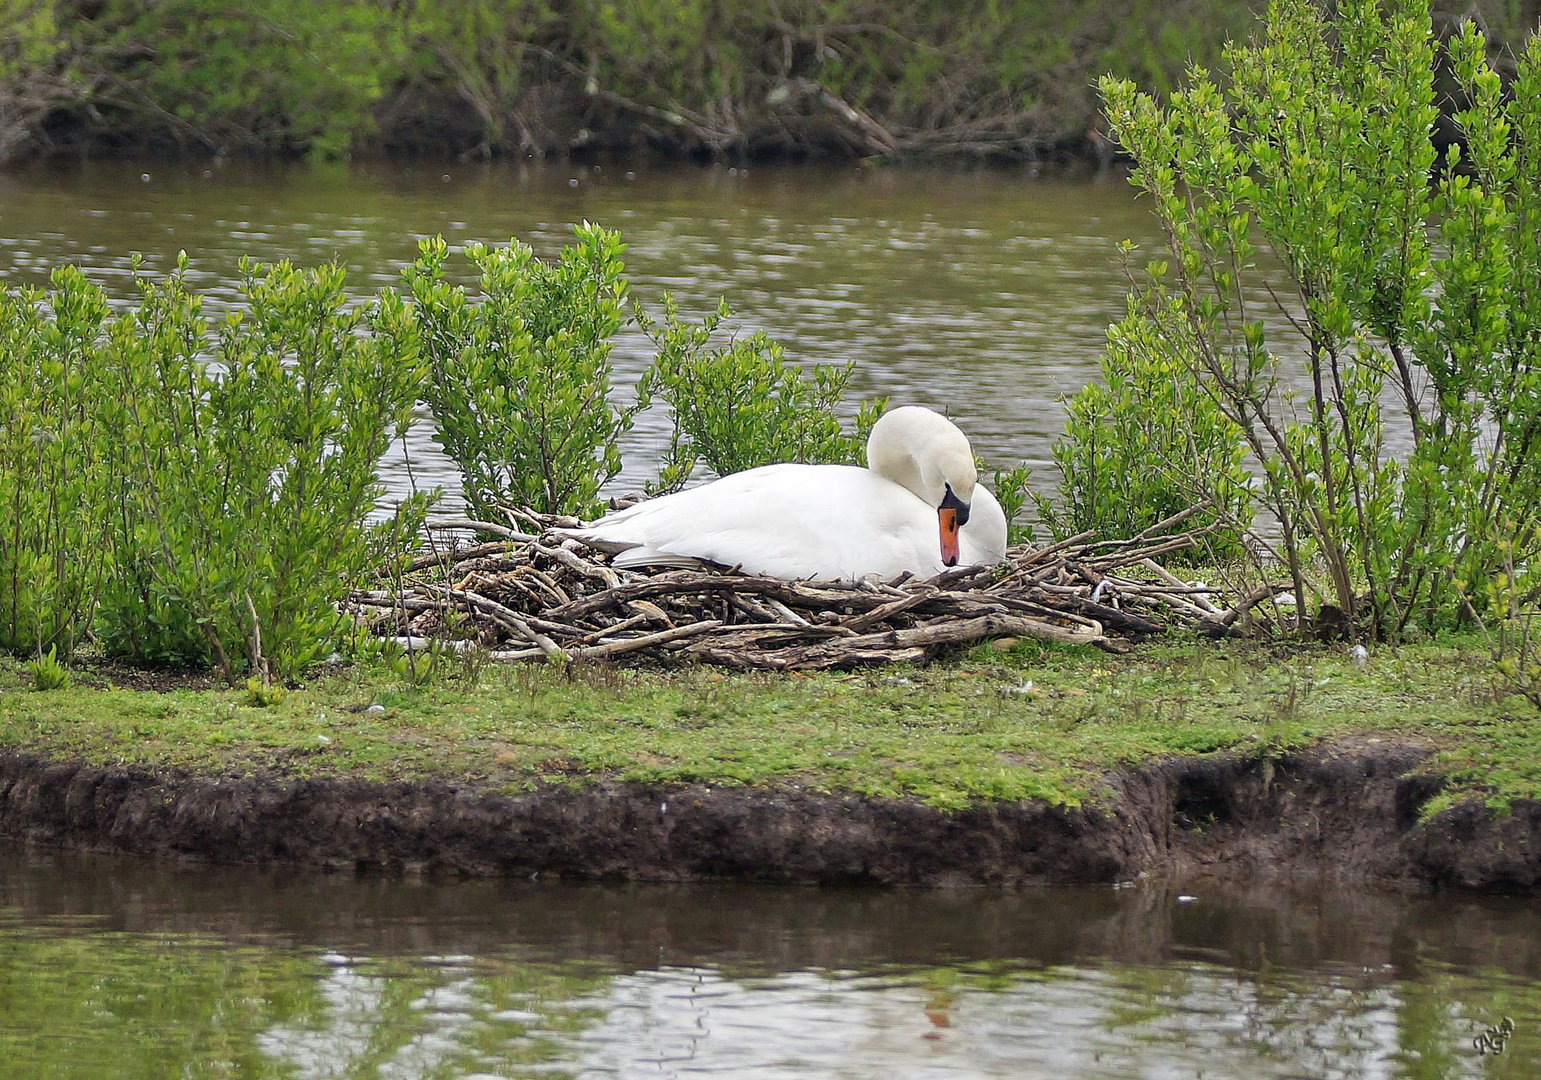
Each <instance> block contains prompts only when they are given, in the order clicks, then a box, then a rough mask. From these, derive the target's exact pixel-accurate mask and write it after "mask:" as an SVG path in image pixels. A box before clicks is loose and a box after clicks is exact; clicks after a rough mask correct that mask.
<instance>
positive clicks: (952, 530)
mask: <svg viewBox="0 0 1541 1080" xmlns="http://www.w3.org/2000/svg"><path fill="white" fill-rule="evenodd" d="M936 516H937V519H938V521H939V523H940V524H941V527H942V565H943V566H957V565H958V512H957V511H956V510H954V509H952V508H951V507H948V506H944V507H942V508H941V509H940V510H938V511H937V512H936Z"/></svg>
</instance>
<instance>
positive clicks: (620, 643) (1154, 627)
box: [350, 508, 1256, 671]
mask: <svg viewBox="0 0 1541 1080" xmlns="http://www.w3.org/2000/svg"><path fill="white" fill-rule="evenodd" d="M509 514H510V520H511V521H513V522H515V523H517V524H518V525H519V526H521V527H524V528H528V529H530V530H531V533H529V534H523V533H520V532H518V531H516V530H514V529H510V528H508V527H507V526H496V527H483V526H482V525H481V524H479V523H477V522H471V521H464V520H456V521H453V522H452V523H450V524H452V525H453V526H454V527H455V528H457V529H467V530H470V531H473V532H481V533H484V534H491V535H494V536H498V537H500V538H501V539H499V540H498V541H497V542H496V543H476V544H474V545H470V546H463V547H458V548H454V549H452V550H449V551H443V552H440V553H436V554H434V555H431V556H425V557H423V558H420V559H418V560H416V561H414V562H412V563H411V564H410V568H411V569H410V572H409V576H408V577H407V578H406V579H405V581H404V584H403V585H402V586H401V587H400V588H399V589H393V588H383V589H376V590H369V591H359V592H355V593H354V594H353V595H352V597H351V598H350V604H351V606H352V608H353V610H354V611H355V612H357V613H358V614H359V615H360V617H361V618H363V619H365V620H367V621H368V623H369V625H370V626H371V628H372V629H373V630H374V631H375V632H376V633H378V634H380V635H382V636H385V637H389V638H393V639H397V640H410V641H413V642H420V641H425V640H440V641H446V642H452V643H455V644H452V645H451V647H452V648H456V649H465V648H484V649H486V650H487V655H489V656H490V657H491V658H492V659H497V660H525V659H541V658H548V659H549V658H554V657H566V658H568V659H573V660H584V659H600V658H613V657H619V656H628V657H631V658H633V659H637V658H646V659H647V660H649V661H653V662H673V663H678V662H682V661H686V662H688V661H697V662H701V661H704V662H707V663H712V664H719V665H721V666H724V667H729V668H737V669H744V670H748V669H758V670H769V671H793V670H815V669H823V668H850V667H856V666H860V665H867V664H881V663H892V662H894V661H900V660H907V661H919V660H928V659H931V658H932V657H935V656H936V655H938V654H939V653H940V652H942V651H943V650H945V649H947V648H950V647H953V646H958V645H967V644H970V643H974V642H979V641H987V640H993V639H1001V638H1007V639H1015V638H1027V637H1031V638H1038V639H1040V640H1046V641H1058V642H1068V643H1081V644H1090V645H1096V646H1098V647H1099V648H1102V649H1106V650H1108V651H1110V652H1122V651H1125V650H1126V649H1127V648H1128V644H1127V642H1128V640H1129V639H1131V638H1140V637H1144V636H1148V635H1151V634H1158V633H1162V632H1163V631H1165V630H1166V629H1167V628H1168V627H1172V626H1182V627H1190V628H1195V629H1199V630H1201V631H1203V632H1206V633H1225V632H1226V631H1227V628H1228V627H1229V626H1230V625H1231V623H1234V622H1235V621H1236V620H1237V618H1238V616H1239V615H1240V614H1241V613H1242V612H1244V611H1245V610H1246V608H1247V607H1248V606H1250V603H1255V602H1256V600H1254V599H1253V598H1251V597H1247V598H1244V599H1243V600H1241V601H1240V602H1239V603H1238V604H1237V605H1236V606H1235V607H1232V608H1230V609H1227V610H1222V609H1220V608H1219V607H1217V606H1216V604H1215V603H1214V602H1212V600H1211V597H1214V596H1215V595H1216V593H1217V590H1214V589H1211V588H1209V587H1207V586H1202V585H1194V584H1191V583H1188V582H1185V581H1182V580H1181V579H1180V578H1178V577H1176V576H1175V575H1173V574H1171V573H1170V572H1168V571H1167V570H1165V569H1164V568H1162V567H1161V566H1160V565H1159V564H1157V563H1156V562H1154V559H1155V557H1156V556H1158V555H1160V554H1163V553H1167V552H1171V551H1174V550H1182V549H1186V548H1192V547H1195V546H1197V544H1198V542H1199V537H1200V535H1201V533H1200V532H1175V531H1173V530H1174V529H1175V527H1176V526H1177V525H1179V524H1181V523H1182V522H1183V521H1184V520H1185V518H1184V516H1183V515H1178V516H1176V517H1174V518H1171V519H1168V520H1167V521H1165V522H1162V523H1161V524H1159V525H1157V526H1155V527H1153V528H1151V529H1147V530H1145V531H1144V532H1142V533H1141V534H1140V535H1138V536H1135V537H1131V538H1129V539H1127V540H1111V541H1109V540H1097V539H1095V538H1094V537H1092V536H1090V535H1081V536H1076V537H1072V538H1070V539H1069V540H1067V541H1064V542H1063V543H1060V544H1055V545H1053V546H1052V547H1046V548H1041V549H1036V550H1029V549H1014V550H1013V551H1011V552H1010V553H1008V554H1009V556H1010V557H1009V558H1008V560H1007V562H1006V563H1005V564H1004V565H1003V566H999V567H991V568H964V569H961V570H954V571H949V572H947V573H945V574H942V575H939V576H938V577H936V578H934V579H932V580H930V581H910V580H903V579H900V580H896V581H892V582H875V581H861V582H838V581H784V580H781V579H779V578H772V577H765V576H761V575H754V574H742V573H738V572H735V571H731V570H726V569H723V570H716V569H705V568H703V569H700V570H680V569H660V570H656V571H648V570H617V569H615V568H614V567H613V566H611V565H610V556H609V555H608V554H606V553H605V552H602V551H599V550H596V549H592V548H590V547H588V546H586V545H584V544H582V543H581V542H580V541H577V540H572V539H567V538H562V537H558V536H556V535H554V534H552V533H550V532H549V531H548V530H549V529H551V528H554V527H558V526H570V525H571V524H572V523H573V522H572V519H570V518H544V517H541V516H539V515H536V514H532V513H530V512H529V511H525V510H517V509H514V508H509ZM393 581H394V579H393Z"/></svg>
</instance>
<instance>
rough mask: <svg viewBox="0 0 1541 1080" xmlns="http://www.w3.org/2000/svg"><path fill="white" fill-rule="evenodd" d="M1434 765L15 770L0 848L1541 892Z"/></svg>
mask: <svg viewBox="0 0 1541 1080" xmlns="http://www.w3.org/2000/svg"><path fill="white" fill-rule="evenodd" d="M1424 755H1425V752H1424V750H1423V749H1422V748H1421V747H1420V746H1418V745H1416V744H1412V743H1408V742H1392V741H1382V740H1360V741H1354V742H1340V743H1336V744H1333V745H1330V746H1327V747H1323V748H1317V749H1313V750H1309V751H1304V752H1299V753H1293V754H1288V755H1285V756H1282V757H1276V758H1272V759H1267V760H1260V759H1257V758H1248V757H1241V756H1235V755H1222V756H1216V757H1206V758H1184V759H1174V760H1168V761H1163V762H1158V763H1154V764H1151V765H1149V766H1146V767H1143V768H1140V769H1137V770H1132V771H1129V772H1126V773H1122V774H1118V775H1115V776H1112V777H1109V786H1110V790H1111V794H1110V796H1109V797H1108V798H1107V799H1105V800H1104V801H1103V802H1102V804H1101V805H1100V806H1098V807H1096V808H1091V809H1082V810H1064V809H1055V808H1052V807H1048V806H1045V805H1043V804H1036V803H1009V804H999V805H994V806H989V807H984V808H979V809H973V810H966V811H961V812H945V811H940V810H936V809H932V808H930V807H927V806H923V805H920V804H918V803H913V802H907V801H902V800H892V799H867V798H859V797H851V796H844V797H842V796H833V795H823V794H816V793H811V792H806V791H798V790H788V789H783V790H771V791H767V790H752V789H744V788H709V787H704V786H688V787H655V786H647V785H622V784H600V785H596V786H594V787H590V788H586V789H575V788H570V787H560V786H553V787H548V788H544V789H541V790H537V791H534V792H530V793H527V794H521V795H507V794H502V793H498V792H494V791H490V790H486V789H483V788H478V787H476V786H473V785H461V784H454V783H449V782H442V781H431V782H422V783H411V784H407V783H373V782H366V781H360V780H354V779H346V778H323V779H296V778H293V777H285V776H279V775H268V776H259V777H240V778H234V777H232V778H209V777H198V776H188V775H172V774H164V773H156V772H151V771H147V770H143V769H130V768H113V767H106V768H104V767H94V766H85V765H80V764H72V763H62V762H50V761H46V760H43V759H40V758H37V757H35V756H31V755H28V754H24V753H20V752H16V751H6V752H3V753H0V835H3V836H11V837H18V838H23V839H26V840H29V841H32V842H35V843H41V844H47V845H58V846H66V847H72V848H79V849H87V850H96V851H111V852H121V853H129V854H136V855H148V856H160V857H185V858H197V859H208V860H214V861H219V862H227V863H255V864H285V865H290V866H298V867H305V868H312V869H327V870H339V869H346V870H353V869H358V870H377V869H378V870H387V871H396V872H402V871H405V872H413V873H448V874H467V875H518V876H526V877H536V876H556V877H561V878H572V879H609V880H648V881H688V880H701V879H712V878H732V879H738V880H749V881H776V882H807V883H819V884H838V883H871V884H885V885H975V884H982V885H1032V884H1060V883H1066V884H1068V883H1097V882H1102V883H1110V882H1117V881H1124V880H1129V879H1133V878H1136V877H1139V876H1141V875H1148V874H1160V873H1167V872H1176V873H1180V874H1182V875H1184V877H1185V878H1191V877H1194V876H1200V877H1202V876H1218V877H1225V878H1233V879H1234V878H1247V879H1259V880H1268V879H1277V878H1289V879H1301V878H1317V879H1319V878H1327V879H1331V880H1339V881H1378V882H1395V883H1402V884H1413V885H1416V884H1423V885H1456V886H1463V887H1470V888H1485V889H1506V890H1531V889H1535V888H1536V887H1537V885H1538V882H1541V803H1523V804H1520V805H1517V806H1516V807H1515V809H1514V812H1513V814H1512V815H1510V816H1506V817H1495V816H1493V815H1492V814H1490V813H1489V812H1488V811H1486V810H1484V809H1483V808H1481V807H1480V806H1476V805H1465V806H1461V807H1457V808H1456V809H1454V810H1452V811H1449V812H1447V813H1444V814H1441V815H1440V816H1439V817H1437V818H1435V819H1433V820H1432V821H1430V822H1427V823H1420V822H1419V820H1418V814H1419V809H1420V807H1421V806H1422V805H1423V804H1424V803H1425V802H1426V800H1427V799H1428V798H1429V797H1430V796H1432V795H1433V794H1434V793H1435V792H1436V791H1437V790H1438V782H1437V781H1436V780H1434V779H1431V778H1429V777H1426V776H1422V775H1419V774H1418V773H1416V772H1415V771H1414V770H1416V768H1417V766H1418V765H1419V763H1420V762H1421V761H1422V760H1423V758H1424Z"/></svg>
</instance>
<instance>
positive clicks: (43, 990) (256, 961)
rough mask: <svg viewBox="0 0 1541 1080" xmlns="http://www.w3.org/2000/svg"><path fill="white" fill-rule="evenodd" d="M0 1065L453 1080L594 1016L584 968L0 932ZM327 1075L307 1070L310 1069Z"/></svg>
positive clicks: (547, 1049)
mask: <svg viewBox="0 0 1541 1080" xmlns="http://www.w3.org/2000/svg"><path fill="white" fill-rule="evenodd" d="M0 940H3V943H4V947H3V948H0V1015H3V1016H4V1017H5V1021H4V1023H3V1024H0V1060H4V1061H5V1062H6V1063H7V1064H6V1068H5V1075H6V1077H7V1078H8V1080H20V1078H26V1077H44V1076H60V1075H69V1076H72V1077H102V1078H104V1080H105V1078H108V1077H111V1078H113V1080H119V1078H124V1077H145V1078H147V1080H148V1078H150V1077H156V1078H159V1077H165V1076H184V1077H204V1076H208V1077H214V1076H244V1077H252V1078H263V1077H275V1078H276V1077H290V1076H295V1075H300V1076H308V1075H326V1076H337V1077H371V1076H377V1075H411V1076H420V1077H440V1076H442V1077H446V1078H448V1077H455V1076H464V1075H468V1074H470V1073H474V1072H479V1071H483V1070H486V1069H488V1068H499V1069H505V1068H510V1067H515V1066H519V1065H527V1066H535V1065H539V1066H541V1067H542V1068H541V1075H543V1076H550V1075H556V1076H560V1075H563V1074H561V1073H554V1074H553V1073H551V1072H550V1071H549V1066H550V1065H551V1063H553V1062H555V1061H557V1060H559V1059H560V1057H561V1055H562V1054H563V1053H564V1052H565V1050H566V1044H565V1042H563V1038H564V1037H565V1036H567V1035H571V1034H575V1033H576V1032H578V1031H580V1030H582V1029H583V1028H585V1027H587V1026H590V1025H592V1024H593V1023H594V1022H596V1021H597V1020H598V1019H599V1018H601V1016H602V1013H600V1012H598V1011H596V1010H593V1009H573V1008H570V1007H569V1006H568V1004H567V1003H568V1002H571V1001H573V1000H574V999H576V998H579V997H580V996H592V995H593V994H594V993H596V992H599V991H602V990H603V987H604V986H605V985H606V984H607V982H608V979H609V975H608V973H605V972H600V971H596V970H594V969H593V965H588V964H583V963H582V962H578V963H573V964H567V965H553V964H524V963H519V962H515V961H513V960H509V959H503V958H493V959H478V960H475V961H469V962H468V963H467V964H465V965H461V966H445V965H441V964H428V963H422V962H420V961H418V960H416V959H414V958H405V959H402V960H390V961H385V960H372V959H369V958H359V959H353V960H350V961H348V962H347V963H346V964H345V965H341V966H339V964H338V963H337V962H336V961H326V962H323V961H322V959H321V958H319V957H318V956H317V955H315V954H314V953H313V952H309V951H299V950H294V949H291V948H287V947H282V946H280V947H271V948H270V947H264V946H243V947H235V946H231V945H230V944H228V943H225V942H219V941H213V940H200V939H195V938H192V937H186V936H182V935H154V936H146V935H142V934H119V933H107V934H92V933H86V934H79V935H76V934H61V935H57V936H46V935H43V934H39V933H37V932H35V931H33V932H28V933H25V934H5V936H4V937H3V939H0ZM320 1066H324V1068H322V1069H320V1071H319V1072H318V1067H320Z"/></svg>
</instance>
